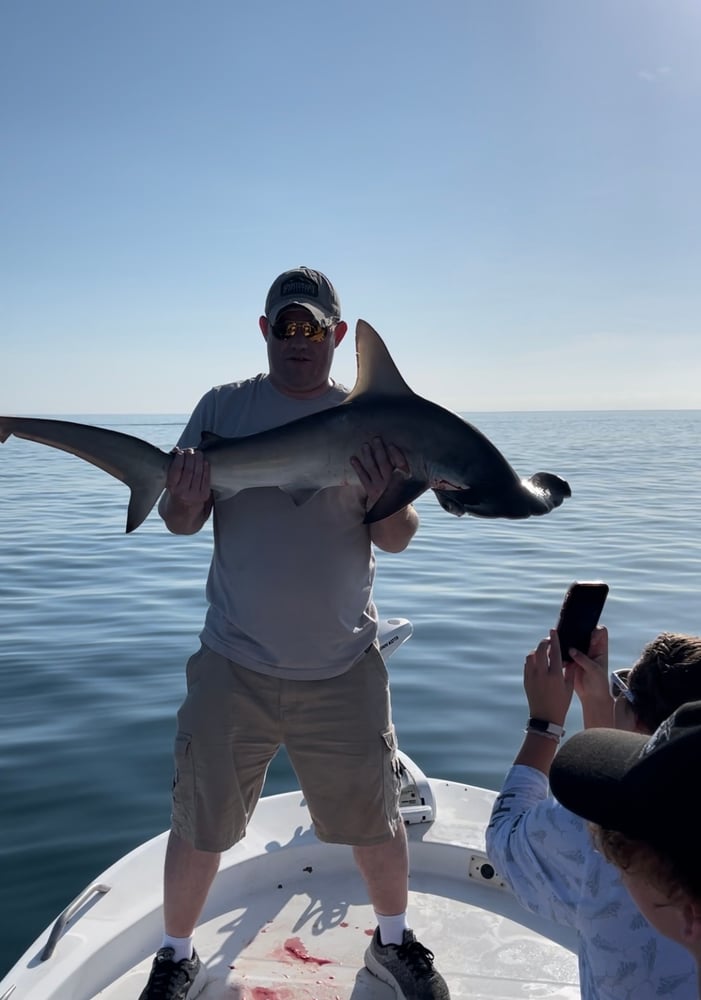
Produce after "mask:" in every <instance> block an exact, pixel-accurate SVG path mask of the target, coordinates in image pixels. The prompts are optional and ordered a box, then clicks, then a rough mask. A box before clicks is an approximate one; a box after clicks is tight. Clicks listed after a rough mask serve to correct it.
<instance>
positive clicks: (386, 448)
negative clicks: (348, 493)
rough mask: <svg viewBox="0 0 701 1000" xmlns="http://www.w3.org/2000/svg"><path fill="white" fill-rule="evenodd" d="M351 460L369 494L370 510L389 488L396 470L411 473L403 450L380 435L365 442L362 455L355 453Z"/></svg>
mask: <svg viewBox="0 0 701 1000" xmlns="http://www.w3.org/2000/svg"><path fill="white" fill-rule="evenodd" d="M350 461H351V465H352V466H353V468H354V469H355V471H356V473H357V476H358V479H359V480H360V484H361V486H362V487H363V489H364V490H365V493H366V495H367V498H368V499H367V508H368V510H370V508H371V507H372V505H373V504H374V503H375V502H376V501H377V500H379V498H380V497H381V496H382V494H383V493H384V491H385V490H386V489H387V486H388V485H389V481H390V479H391V478H392V474H393V473H394V472H395V471H399V472H402V473H404V474H405V475H406V474H408V473H409V463H408V462H407V460H406V458H405V457H404V454H403V452H402V451H400V449H399V448H397V446H396V445H393V444H388V445H386V444H385V442H384V441H383V440H382V438H380V437H376V438H373V440H372V443H366V444H364V445H363V447H362V449H361V454H360V456H358V455H353V456H352V457H351V460H350Z"/></svg>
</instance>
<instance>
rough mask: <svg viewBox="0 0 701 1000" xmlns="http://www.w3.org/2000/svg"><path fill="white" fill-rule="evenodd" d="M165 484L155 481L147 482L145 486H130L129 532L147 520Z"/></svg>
mask: <svg viewBox="0 0 701 1000" xmlns="http://www.w3.org/2000/svg"><path fill="white" fill-rule="evenodd" d="M163 486H164V484H163V483H162V482H160V481H159V482H157V483H154V482H153V481H151V482H148V483H145V484H144V485H143V486H130V489H131V497H130V498H129V507H128V509H127V528H126V531H127V534H129V532H130V531H135V530H136V529H137V528H138V527H139V525H140V524H143V522H144V521H145V520H146V518H147V517H148V516H149V514H150V513H151V511H152V510H153V507H154V505H155V503H156V501H157V500H158V498H159V497H160V495H161V493H162V492H163Z"/></svg>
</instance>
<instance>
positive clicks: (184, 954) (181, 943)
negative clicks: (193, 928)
mask: <svg viewBox="0 0 701 1000" xmlns="http://www.w3.org/2000/svg"><path fill="white" fill-rule="evenodd" d="M161 948H172V949H173V951H174V952H175V954H174V955H173V961H174V962H180V961H182V959H183V958H187V959H190V958H192V938H191V937H186V938H176V937H171V936H170V934H164V935H163V944H162V945H161Z"/></svg>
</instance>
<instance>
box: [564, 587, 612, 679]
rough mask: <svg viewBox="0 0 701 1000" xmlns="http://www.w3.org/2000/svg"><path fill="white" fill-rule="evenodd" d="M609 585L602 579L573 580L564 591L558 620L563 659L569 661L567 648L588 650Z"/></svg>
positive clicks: (585, 651) (584, 651) (583, 651)
mask: <svg viewBox="0 0 701 1000" xmlns="http://www.w3.org/2000/svg"><path fill="white" fill-rule="evenodd" d="M608 592H609V588H608V584H607V583H602V582H601V581H600V580H591V581H586V582H582V583H579V582H576V583H573V584H572V586H571V587H570V588H569V590H568V591H567V593H566V594H565V599H564V601H563V602H562V607H561V608H560V617H559V619H558V623H557V634H558V638H559V640H560V650H561V651H562V662H563V663H564V662H565V660H569V658H570V657H569V655H568V650H570V649H572V648H574V649H579V650H580V651H581V652H582V653H587V652H588V651H589V642H590V640H591V634H592V632H593V631H594V629H595V628H596V626H597V624H598V622H599V617H600V616H601V612H602V611H603V609H604V604H605V603H606V598H607V596H608Z"/></svg>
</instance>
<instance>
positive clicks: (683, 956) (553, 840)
mask: <svg viewBox="0 0 701 1000" xmlns="http://www.w3.org/2000/svg"><path fill="white" fill-rule="evenodd" d="M486 842H487V854H488V855H489V859H490V861H491V862H492V864H493V865H494V867H495V868H496V870H497V871H498V872H499V874H500V875H501V876H502V877H503V878H504V879H505V881H506V882H507V883H508V885H509V886H510V887H511V889H512V890H513V892H514V895H515V896H516V898H517V899H518V900H519V902H520V903H521V905H522V906H524V907H525V908H526V909H527V910H529V911H530V912H531V913H536V914H538V915H539V916H541V917H544V918H545V919H547V920H553V921H554V922H555V923H557V924H562V925H566V926H568V927H572V928H574V930H575V931H576V933H577V936H578V940H579V981H580V989H581V994H582V997H583V998H584V1000H653V998H659V997H669V998H670V1000H697V996H698V994H697V981H696V965H695V963H694V960H693V959H692V956H691V954H690V953H689V952H688V951H686V949H684V948H682V947H681V945H679V944H676V943H675V942H674V941H671V940H669V939H668V938H665V937H662V935H660V934H659V933H658V932H657V931H656V930H655V929H654V928H653V927H651V926H650V924H649V923H648V922H647V920H646V919H645V918H644V917H643V916H642V914H641V913H639V911H638V910H637V908H636V906H635V904H634V903H633V901H632V900H631V898H630V896H629V895H628V893H627V891H626V889H625V887H624V886H623V884H622V882H621V879H620V877H619V874H618V870H617V869H616V868H615V867H614V866H613V865H611V864H609V862H607V861H606V859H605V858H604V857H603V856H602V855H601V854H600V853H599V852H598V851H597V850H595V848H594V846H593V844H592V841H591V836H590V833H589V829H588V826H587V823H586V821H585V820H583V819H580V818H579V817H578V816H575V815H574V813H571V812H569V811H568V810H567V809H565V808H563V806H561V805H560V804H559V803H558V802H556V801H555V800H554V799H553V798H552V797H551V796H549V794H548V779H547V778H546V776H545V775H544V774H543V773H542V772H541V771H538V770H536V769H535V768H532V767H526V766H524V765H522V764H516V765H514V766H513V767H512V768H511V770H510V771H509V773H508V774H507V776H506V779H505V781H504V785H503V787H502V790H501V792H500V794H499V796H498V797H497V799H496V801H495V803H494V808H493V809H492V816H491V820H490V823H489V827H488V828H487V835H486Z"/></svg>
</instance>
